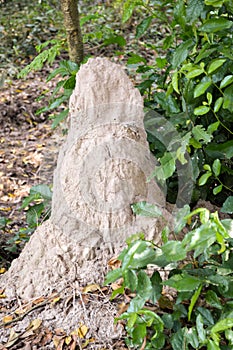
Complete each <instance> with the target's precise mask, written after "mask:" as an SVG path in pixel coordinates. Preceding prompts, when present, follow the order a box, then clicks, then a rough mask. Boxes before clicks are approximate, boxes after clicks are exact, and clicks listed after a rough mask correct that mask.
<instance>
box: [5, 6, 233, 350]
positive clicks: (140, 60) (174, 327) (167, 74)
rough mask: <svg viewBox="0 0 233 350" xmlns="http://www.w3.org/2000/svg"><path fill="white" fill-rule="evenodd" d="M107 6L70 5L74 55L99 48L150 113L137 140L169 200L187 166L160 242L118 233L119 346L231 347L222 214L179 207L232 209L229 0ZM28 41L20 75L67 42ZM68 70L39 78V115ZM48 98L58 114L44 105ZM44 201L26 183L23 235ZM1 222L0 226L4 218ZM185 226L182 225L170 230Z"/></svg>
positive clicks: (70, 76) (62, 88) (228, 242)
mask: <svg viewBox="0 0 233 350" xmlns="http://www.w3.org/2000/svg"><path fill="white" fill-rule="evenodd" d="M86 3H88V2H84V3H83V5H85V4H86ZM107 4H108V5H106V6H103V4H102V5H94V6H93V5H88V6H86V8H85V6H81V9H83V11H81V26H82V30H83V36H84V42H85V43H86V45H88V47H87V55H86V58H85V61H86V60H87V58H88V57H89V56H91V55H92V54H93V52H97V53H98V52H99V53H102V52H103V51H102V50H104V49H106V48H107V47H109V48H110V50H111V55H114V56H115V58H117V60H118V61H123V62H124V63H125V64H126V66H127V69H128V72H129V73H130V74H131V76H132V77H133V79H134V80H135V85H136V86H137V88H138V89H139V90H140V92H141V94H142V95H143V97H144V100H145V111H146V115H147V116H149V118H148V119H145V127H146V130H147V134H148V141H149V144H150V149H151V151H152V153H153V154H154V156H155V157H156V159H157V160H158V162H159V164H158V166H156V167H155V170H154V173H153V174H152V176H154V177H156V179H157V180H158V182H160V183H161V184H162V185H166V186H167V201H168V202H170V203H176V202H177V193H178V190H180V189H179V188H178V187H179V175H180V173H179V169H180V168H181V167H183V168H184V171H186V169H187V168H186V165H190V167H189V171H190V169H191V172H190V174H191V175H190V177H189V180H190V185H191V186H190V191H191V196H190V202H189V203H187V202H185V200H186V197H185V196H184V197H183V201H182V193H181V194H180V197H181V201H180V202H179V203H178V204H179V206H180V207H181V208H180V209H179V211H178V214H177V218H174V221H175V224H174V230H173V232H170V230H169V228H168V227H164V230H163V232H162V244H161V246H156V245H155V244H154V243H153V242H148V241H146V240H145V239H144V237H143V236H141V235H140V234H139V235H135V236H134V237H132V238H131V239H129V240H128V241H127V244H128V247H127V248H126V249H125V250H124V251H123V252H122V253H121V254H120V256H119V260H120V261H121V267H120V268H118V269H116V270H113V271H111V272H110V273H109V274H108V276H107V278H106V283H113V282H114V281H116V280H118V279H119V278H123V283H122V285H120V286H119V288H118V289H116V290H114V292H113V294H112V298H116V297H117V295H118V294H127V293H128V294H129V293H131V295H132V293H133V294H134V297H133V298H132V300H131V302H130V304H129V307H128V309H127V311H126V312H124V313H123V314H122V315H121V316H120V317H119V318H118V320H124V321H125V322H126V331H127V338H126V344H127V345H128V347H129V348H134V349H142V348H143V349H174V350H180V349H184V350H186V349H187V350H188V349H207V350H219V349H220V350H227V349H231V348H233V331H232V326H233V301H232V290H233V275H232V273H233V256H232V251H233V231H232V225H233V224H232V220H230V219H224V220H220V219H219V216H218V214H217V212H215V213H210V212H209V211H208V210H207V209H203V208H199V209H196V210H194V211H192V212H190V207H193V206H194V205H195V204H196V203H197V202H198V200H200V199H204V200H206V201H210V202H211V203H213V204H215V205H217V206H218V207H219V208H221V212H223V213H226V214H228V215H231V214H232V213H233V195H232V192H233V188H232V184H233V182H232V175H233V169H232V159H233V140H232V134H233V131H232V123H233V97H232V96H233V73H232V72H233V48H232V33H233V2H232V0H187V1H184V0H178V1H173V2H171V1H167V0H158V1H144V0H136V1H129V0H127V1H120V0H116V1H112V2H107ZM43 6H45V4H44V5H43ZM48 13H50V12H48ZM114 18H115V19H119V21H121V22H119V23H117V21H116V20H113V19H114ZM38 21H39V22H40V20H39V19H38V20H37V22H38ZM12 40H13V39H12ZM16 49H17V47H16ZM36 49H37V52H38V56H37V57H36V58H35V59H34V60H33V61H32V62H31V63H30V65H28V66H26V67H25V68H24V69H23V70H22V71H21V72H20V75H19V76H20V77H25V76H26V75H27V74H28V73H29V72H30V71H32V70H34V69H41V68H42V67H43V66H44V65H45V64H46V63H48V64H52V63H53V62H54V61H55V60H56V59H57V58H58V56H59V55H60V53H61V52H62V50H64V49H66V42H65V39H64V32H63V34H62V35H61V36H60V37H59V36H58V37H56V38H49V40H47V41H43V43H42V42H39V43H37V46H36ZM98 50H99V51H98ZM78 69H79V65H77V64H76V63H74V62H70V61H68V60H64V59H62V60H60V61H59V62H58V63H57V66H56V68H55V69H54V70H53V71H52V72H51V73H50V74H49V76H48V79H47V81H49V80H51V79H54V78H56V79H57V78H58V77H59V79H58V83H57V86H56V88H55V90H54V92H53V95H52V97H51V100H50V101H49V104H48V105H46V106H44V105H43V98H41V101H42V105H43V106H42V108H41V109H40V110H39V111H38V113H42V112H44V111H49V112H50V111H51V115H50V118H52V119H53V124H52V127H53V128H55V127H56V126H57V125H59V124H60V123H62V122H63V120H65V118H66V116H67V115H68V108H67V106H66V105H64V103H66V102H67V100H68V99H69V97H70V95H71V93H72V91H73V89H74V86H75V75H76V73H77V71H78ZM57 107H62V108H63V109H62V111H61V112H59V113H57V114H56V113H55V114H54V113H52V111H53V110H55V111H56V108H57ZM151 112H152V113H151ZM158 116H159V118H160V119H159V118H158ZM159 120H163V122H164V120H165V121H167V122H168V124H167V125H169V126H170V127H168V128H163V131H164V132H163V137H162V139H161V138H160V137H159V136H158V133H157V132H154V131H153V127H154V130H155V127H159V125H158V121H159ZM160 126H161V125H160ZM171 130H172V131H171ZM174 130H175V133H174V132H173V131H174ZM38 200H39V202H38ZM50 200H51V192H50V189H49V187H43V186H42V187H37V188H34V189H33V188H32V190H31V193H30V195H29V197H28V198H26V199H25V200H24V202H23V205H22V207H23V208H28V220H29V221H30V223H29V228H30V230H31V231H30V232H33V230H34V229H35V227H36V226H37V224H38V218H40V217H41V215H43V212H45V211H46V210H47V209H46V208H48V204H49V201H50ZM187 204H189V205H190V207H189V206H188V205H187ZM132 210H133V211H135V212H136V213H137V215H146V216H153V215H155V214H156V215H158V210H157V209H156V208H155V207H153V205H151V204H150V205H149V204H147V203H143V204H142V203H136V204H134V205H133V206H132ZM178 217H179V219H178ZM197 217H198V219H197ZM180 218H181V219H180ZM0 225H1V226H2V227H3V228H4V225H7V220H6V219H4V220H3V219H2V220H1V221H0ZM185 226H186V227H188V230H189V232H188V233H187V234H186V235H185V236H184V238H180V234H181V233H182V230H183V228H184V227H185ZM171 235H173V238H172V239H171ZM16 239H20V238H19V237H16ZM169 293H170V294H171V299H168V295H169Z"/></svg>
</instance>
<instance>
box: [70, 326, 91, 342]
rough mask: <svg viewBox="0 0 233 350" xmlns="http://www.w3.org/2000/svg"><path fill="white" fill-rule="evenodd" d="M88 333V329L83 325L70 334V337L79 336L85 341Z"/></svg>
mask: <svg viewBox="0 0 233 350" xmlns="http://www.w3.org/2000/svg"><path fill="white" fill-rule="evenodd" d="M87 332H88V327H87V326H85V325H81V326H80V327H79V328H77V329H75V330H74V331H72V332H71V333H70V335H77V336H78V337H79V338H80V339H83V338H84V337H85V335H86V334H87Z"/></svg>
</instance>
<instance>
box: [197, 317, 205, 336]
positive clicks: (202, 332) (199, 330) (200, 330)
mask: <svg viewBox="0 0 233 350" xmlns="http://www.w3.org/2000/svg"><path fill="white" fill-rule="evenodd" d="M196 328H197V334H198V338H199V339H200V341H201V342H204V341H205V340H206V331H205V329H204V323H203V319H202V316H201V315H200V314H199V315H198V316H197V318H196Z"/></svg>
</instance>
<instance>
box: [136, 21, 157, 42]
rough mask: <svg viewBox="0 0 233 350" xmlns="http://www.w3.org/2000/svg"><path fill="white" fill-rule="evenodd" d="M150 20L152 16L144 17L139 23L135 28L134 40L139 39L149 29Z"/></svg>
mask: <svg viewBox="0 0 233 350" xmlns="http://www.w3.org/2000/svg"><path fill="white" fill-rule="evenodd" d="M152 18H153V17H152V16H149V17H146V18H145V19H144V20H143V21H142V22H141V23H139V25H138V26H137V28H136V36H135V38H136V39H138V38H140V37H141V36H142V35H143V34H144V33H145V31H146V30H147V29H148V28H149V26H150V24H151V21H152Z"/></svg>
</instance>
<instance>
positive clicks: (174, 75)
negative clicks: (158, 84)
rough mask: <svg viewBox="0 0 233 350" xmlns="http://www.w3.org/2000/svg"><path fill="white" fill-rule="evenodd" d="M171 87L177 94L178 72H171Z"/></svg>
mask: <svg viewBox="0 0 233 350" xmlns="http://www.w3.org/2000/svg"><path fill="white" fill-rule="evenodd" d="M172 87H173V89H174V90H175V91H176V92H177V93H178V94H179V93H180V92H179V83H178V72H177V71H175V72H174V73H173V74H172Z"/></svg>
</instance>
